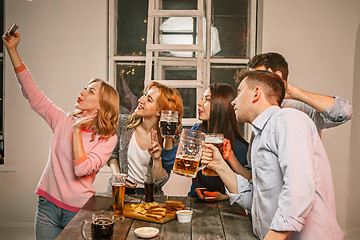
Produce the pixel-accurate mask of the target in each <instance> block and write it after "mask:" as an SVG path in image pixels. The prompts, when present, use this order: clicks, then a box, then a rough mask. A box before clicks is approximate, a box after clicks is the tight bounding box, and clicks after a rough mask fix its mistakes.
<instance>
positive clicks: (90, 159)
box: [3, 33, 119, 239]
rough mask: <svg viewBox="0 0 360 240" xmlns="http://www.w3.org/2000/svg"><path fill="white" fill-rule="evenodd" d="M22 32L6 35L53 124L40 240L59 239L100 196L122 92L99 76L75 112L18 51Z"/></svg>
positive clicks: (24, 80) (27, 87)
mask: <svg viewBox="0 0 360 240" xmlns="http://www.w3.org/2000/svg"><path fill="white" fill-rule="evenodd" d="M19 41H20V35H19V34H17V33H15V36H10V37H9V38H6V37H3V42H4V43H5V46H6V48H7V51H8V53H9V56H10V59H11V61H12V64H13V66H14V69H15V73H16V77H17V79H18V81H19V83H20V86H21V90H22V93H23V95H24V97H25V98H26V99H27V100H28V101H29V103H30V106H31V108H32V109H33V110H34V111H35V112H37V113H38V114H39V115H40V116H41V117H42V118H43V119H44V120H45V121H46V122H47V124H48V125H49V127H50V128H51V129H52V132H53V134H52V138H51V145H50V154H49V159H48V163H47V165H46V167H45V170H44V172H43V174H42V176H41V179H40V181H39V184H38V186H37V189H36V194H38V195H39V202H38V208H37V212H36V217H35V235H36V239H54V238H56V236H57V235H58V234H59V233H60V232H61V231H62V229H63V228H65V226H66V225H67V223H68V222H70V220H71V219H72V218H73V217H74V216H75V214H76V213H77V212H78V211H79V210H80V209H81V207H82V206H83V205H84V204H85V203H86V202H87V200H88V199H89V198H90V197H92V195H94V193H95V192H96V191H95V188H94V186H93V184H92V183H93V182H94V180H95V176H96V174H97V173H98V171H99V170H100V169H101V168H102V167H103V166H104V165H105V163H106V161H107V160H108V159H109V157H110V154H111V152H112V150H113V149H114V147H115V144H116V140H117V137H116V123H117V119H118V115H119V95H118V93H117V91H116V90H115V89H114V88H113V87H112V86H110V85H109V84H107V83H106V82H104V81H102V80H100V79H95V80H92V81H91V82H89V84H88V85H87V86H86V87H85V88H84V90H82V91H81V92H80V94H79V97H78V98H77V103H76V105H75V108H76V109H77V110H76V111H74V113H73V114H68V113H65V112H63V111H62V110H61V109H59V108H58V107H56V106H55V105H54V104H53V103H52V102H51V101H50V100H49V99H48V98H46V96H45V95H44V94H43V93H42V92H41V91H40V89H39V88H38V86H37V85H36V83H35V81H34V79H33V77H32V76H31V74H30V72H29V70H28V69H27V68H26V66H25V65H24V64H23V62H22V61H21V59H20V57H19V54H18V52H17V45H18V44H19Z"/></svg>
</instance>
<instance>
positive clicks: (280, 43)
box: [262, 0, 360, 239]
mask: <svg viewBox="0 0 360 240" xmlns="http://www.w3.org/2000/svg"><path fill="white" fill-rule="evenodd" d="M359 22H360V1H358V0H345V1H337V0H317V1H313V0H302V1H288V0H272V1H266V0H265V1H264V16H263V39H262V41H263V46H262V49H263V52H267V51H276V52H280V53H282V54H283V55H284V56H285V57H286V59H287V60H288V63H289V67H290V75H289V82H291V83H293V84H294V85H295V86H298V87H300V88H303V89H306V90H308V91H312V92H318V93H323V94H327V95H337V96H340V97H343V98H345V99H348V100H349V101H353V94H354V92H353V90H354V91H355V90H356V89H353V86H354V83H355V82H356V81H355V80H356V79H355V76H354V72H355V69H359V67H360V66H359V61H357V66H355V65H354V58H355V44H356V36H357V34H358V28H359ZM358 41H359V40H358ZM358 45H359V43H358ZM358 52H359V50H358ZM358 55H359V53H358ZM358 58H359V57H358ZM357 73H359V72H357ZM359 77H360V76H359V74H357V76H356V78H357V81H359V80H360V79H359ZM357 90H359V89H357ZM354 96H356V95H355V94H354ZM354 100H355V99H354ZM353 104H354V106H355V107H356V105H357V104H359V100H358V98H357V101H356V102H353ZM356 109H357V108H355V114H354V119H353V122H348V123H346V124H344V125H342V126H340V127H337V128H333V129H331V130H325V131H323V136H322V139H323V142H324V144H325V148H326V151H327V153H328V156H329V159H330V163H331V167H332V170H333V178H334V185H335V191H336V201H337V218H338V221H339V223H340V225H341V227H342V229H343V230H344V231H345V234H347V235H348V238H347V239H350V234H354V236H356V235H355V234H356V233H357V236H358V235H359V233H360V226H359V224H360V218H359V216H360V215H359V214H356V213H359V210H355V209H354V208H352V209H349V208H347V205H349V206H350V205H351V206H352V207H355V208H356V207H357V204H358V203H359V200H360V199H359V190H357V189H359V187H358V186H357V185H358V183H359V181H357V182H356V183H355V182H354V180H355V179H353V177H355V174H353V175H350V169H351V171H352V172H353V173H357V175H359V174H358V172H359V164H356V163H355V161H354V160H355V158H357V160H358V159H359V158H358V157H357V156H358V155H355V153H356V152H355V151H356V150H355V151H354V153H353V155H352V156H350V133H351V131H350V130H351V126H352V124H354V123H355V122H356V124H357V128H353V131H354V130H356V131H357V132H353V136H354V137H355V136H356V135H359V133H360V132H359V126H358V125H359V123H358V122H357V121H358V120H357V113H356ZM353 139H354V138H353ZM357 143H358V142H352V146H353V147H354V149H355V148H356V144H357ZM357 151H358V150H357ZM350 157H351V159H353V160H352V162H351V163H352V164H350ZM349 176H351V177H352V178H349ZM356 179H357V180H358V179H359V178H358V177H357V178H356ZM350 183H352V185H351V186H352V187H353V188H350V187H348V185H349V184H350ZM349 186H350V185H349ZM355 189H356V190H355ZM357 208H358V207H357ZM350 228H351V229H350ZM354 239H355V238H354Z"/></svg>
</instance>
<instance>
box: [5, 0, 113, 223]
mask: <svg viewBox="0 0 360 240" xmlns="http://www.w3.org/2000/svg"><path fill="white" fill-rule="evenodd" d="M5 4H6V5H5V14H6V25H7V26H9V25H11V23H12V22H13V21H16V23H17V24H18V25H19V26H20V29H19V33H20V34H21V41H20V46H19V52H20V54H21V57H22V60H23V61H24V62H25V64H26V65H27V66H28V67H29V69H30V71H31V73H32V74H33V76H34V77H35V80H36V81H37V84H38V85H39V86H40V89H42V91H43V92H44V93H45V94H46V95H47V96H48V98H50V99H51V100H52V101H53V102H54V103H55V104H56V105H57V106H59V107H60V108H62V109H64V110H65V111H67V112H71V111H72V110H73V109H74V104H75V103H76V99H77V97H78V95H79V92H80V90H82V88H83V87H84V86H85V85H86V84H87V83H88V82H89V80H90V79H91V78H93V77H99V78H103V79H104V78H105V77H106V61H107V60H106V56H107V55H106V48H107V45H106V44H107V36H106V34H107V33H106V20H107V19H106V11H107V10H106V1H105V0H76V1H72V0H61V1H59V0H34V1H32V2H28V1H26V0H11V1H10V0H8V1H5ZM5 64H6V65H5V163H6V164H5V166H0V171H9V172H0V192H1V195H2V196H1V197H0V216H2V219H1V220H0V221H1V223H0V226H2V227H4V226H6V224H7V223H6V222H4V223H3V221H14V222H32V221H33V219H34V214H35V210H36V201H37V196H36V195H35V194H34V191H35V188H36V186H37V182H38V180H39V178H40V176H41V173H42V171H43V169H44V167H45V164H46V162H47V158H48V149H49V141H50V135H51V131H50V128H49V127H48V126H47V125H46V123H45V121H44V120H42V119H41V118H40V117H39V116H38V115H37V114H36V113H34V112H33V111H32V110H31V109H30V107H29V106H28V103H27V101H25V100H24V98H23V97H22V95H21V93H20V89H19V85H18V83H17V80H16V78H15V76H14V73H13V69H12V66H11V64H10V61H9V58H8V57H6V61H5ZM5 216H6V218H5ZM29 224H32V223H29Z"/></svg>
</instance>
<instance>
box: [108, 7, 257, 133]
mask: <svg viewBox="0 0 360 240" xmlns="http://www.w3.org/2000/svg"><path fill="white" fill-rule="evenodd" d="M149 3H150V4H149ZM151 4H154V7H152V6H153V5H151ZM256 4H257V0H181V1H178V0H133V1H127V0H111V1H110V4H109V6H110V8H109V9H110V10H109V79H110V80H111V81H112V82H113V83H114V84H115V85H116V88H117V90H118V91H119V93H120V104H121V109H122V110H121V111H122V112H123V113H125V112H131V111H132V110H133V109H134V105H136V99H137V98H139V97H140V95H141V91H142V89H143V88H144V85H146V84H147V83H148V82H149V81H151V80H156V81H159V82H161V83H164V84H167V85H169V86H172V87H176V88H177V89H178V90H179V92H180V94H181V95H182V97H183V102H184V110H185V116H184V120H183V124H184V125H185V126H192V125H193V124H194V123H195V122H199V121H198V120H197V102H198V101H199V100H200V98H201V96H202V93H203V92H204V90H205V89H206V88H208V87H209V85H210V84H211V83H214V82H225V83H229V84H230V85H232V86H233V87H234V88H236V86H235V82H234V74H235V72H236V71H237V70H239V69H241V68H245V66H246V64H247V62H248V60H249V58H251V57H252V56H253V55H254V54H255V45H256V44H255V42H256V41H255V40H256V39H255V36H256V29H255V28H256V27H255V26H256ZM202 6H203V7H202ZM153 8H154V9H155V10H154V11H153V10H152V9H153ZM149 9H150V10H151V13H152V14H154V15H156V16H159V17H154V18H148V12H149ZM156 10H165V11H162V12H161V11H156ZM171 10H176V12H174V11H171ZM179 12H184V13H186V14H183V15H182V16H180V15H181V14H178V13H179ZM191 14H193V15H191ZM201 14H202V15H201ZM152 19H153V20H152ZM150 21H152V22H150ZM149 34H150V35H149ZM152 36H153V37H152ZM148 39H149V40H148ZM149 41H150V42H149ZM147 43H148V45H147ZM200 43H201V44H200ZM179 46H180V47H179ZM184 49H186V50H184ZM147 50H148V51H147ZM183 50H184V51H183ZM149 52H151V55H150V54H149ZM147 54H148V55H147ZM147 56H148V60H147ZM149 59H151V60H150V61H149ZM242 129H244V126H242Z"/></svg>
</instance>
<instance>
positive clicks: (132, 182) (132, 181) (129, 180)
mask: <svg viewBox="0 0 360 240" xmlns="http://www.w3.org/2000/svg"><path fill="white" fill-rule="evenodd" d="M126 181H128V182H130V183H131V184H135V180H133V179H132V178H130V177H127V178H126Z"/></svg>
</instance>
